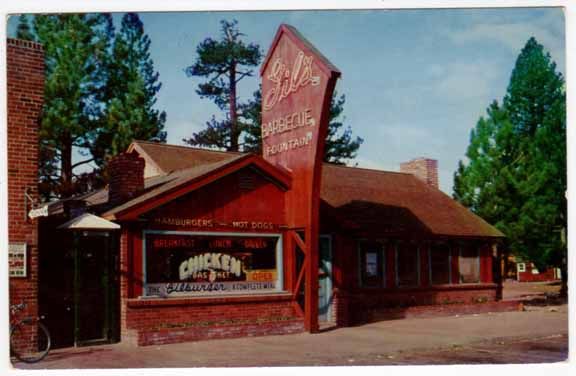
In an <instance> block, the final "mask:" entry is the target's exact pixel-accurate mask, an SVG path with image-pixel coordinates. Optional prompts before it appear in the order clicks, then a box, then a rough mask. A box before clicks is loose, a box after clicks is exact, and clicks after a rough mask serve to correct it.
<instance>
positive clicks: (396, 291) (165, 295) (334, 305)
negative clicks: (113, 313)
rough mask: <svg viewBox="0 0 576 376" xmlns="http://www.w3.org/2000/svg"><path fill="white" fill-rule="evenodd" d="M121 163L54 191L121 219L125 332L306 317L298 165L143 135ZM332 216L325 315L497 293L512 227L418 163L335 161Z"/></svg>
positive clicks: (351, 315)
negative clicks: (459, 199) (387, 165)
mask: <svg viewBox="0 0 576 376" xmlns="http://www.w3.org/2000/svg"><path fill="white" fill-rule="evenodd" d="M111 166H112V168H111V170H110V172H111V179H112V181H111V183H110V186H109V188H106V189H103V190H100V191H97V192H94V193H93V194H89V195H86V196H84V197H79V198H77V199H75V200H67V201H66V202H65V203H62V202H60V203H58V204H56V203H55V204H52V206H51V208H50V212H51V214H52V215H51V217H50V218H52V220H54V219H55V218H61V219H60V220H59V222H58V223H62V222H64V221H65V219H67V218H69V216H68V215H65V212H71V211H74V210H76V211H78V210H79V209H78V208H83V209H82V210H84V211H87V212H94V213H97V214H98V215H100V217H102V218H105V219H107V220H110V221H114V222H116V223H119V224H120V225H121V228H122V229H121V234H120V235H119V250H118V257H119V265H118V266H117V267H118V271H117V273H118V277H119V278H118V280H117V283H118V289H119V297H118V298H117V299H118V305H119V308H118V317H119V318H118V330H119V332H120V338H121V339H122V340H126V341H132V342H134V343H137V344H140V345H147V344H157V343H167V342H174V341H187V340H196V339H206V338H220V337H234V336H246V335H264V334H272V333H291V332H299V331H303V330H304V326H303V317H302V299H301V292H299V291H295V290H294V289H295V286H296V285H297V280H298V278H301V276H299V275H298V270H299V269H300V268H299V265H298V264H299V262H300V260H299V259H298V255H294V254H290V253H288V252H286V251H285V250H286V249H287V248H288V247H287V246H286V243H287V242H289V241H290V239H289V238H288V237H287V236H286V226H285V224H284V217H283V216H284V192H286V190H288V189H290V184H291V178H290V175H289V174H286V172H285V171H282V170H279V169H277V168H276V167H274V166H272V165H270V164H269V163H268V162H266V161H264V160H263V159H262V158H261V157H258V156H255V155H252V154H242V153H224V152H217V151H207V150H202V149H195V148H189V147H182V146H174V145H165V144H156V143H150V142H142V141H136V142H134V143H132V145H131V146H130V148H129V149H128V151H127V153H124V154H122V155H120V156H119V157H118V158H117V159H116V161H115V162H113V163H112V164H111ZM115 179H118V181H119V182H121V183H119V184H116V183H115V182H116V180H115ZM70 208H73V209H70ZM74 208H75V209H74ZM44 221H48V219H44ZM43 223H49V222H43ZM54 226H55V225H54V224H52V225H51V226H50V228H51V230H50V232H53V231H52V230H53V228H54ZM320 229H321V230H320V263H319V264H320V269H321V272H320V274H319V285H320V296H319V303H318V304H319V305H318V309H319V317H320V320H321V321H326V322H334V323H336V324H338V325H340V326H346V325H351V324H356V323H361V322H365V321H367V320H370V319H374V318H377V317H378V315H379V314H381V313H383V312H386V311H387V310H390V309H396V310H397V309H398V308H400V309H401V308H403V307H410V306H414V305H431V304H440V305H442V304H458V303H475V302H477V303H482V302H487V301H495V300H496V299H497V298H498V284H497V283H496V282H495V281H496V280H497V279H496V276H494V275H493V259H494V258H495V256H496V254H495V248H494V247H495V245H496V244H497V243H498V242H499V240H500V239H501V238H502V234H501V233H500V232H498V231H497V230H496V229H494V228H493V227H492V226H490V225H489V224H487V223H486V222H484V221H483V220H482V219H480V218H478V217H477V216H475V215H474V214H472V213H470V211H468V210H467V209H466V208H464V207H462V206H460V205H459V204H458V203H456V202H454V201H453V200H452V199H451V198H449V197H448V196H447V195H445V194H444V193H442V192H441V191H439V190H438V189H436V188H434V187H431V186H429V185H427V184H426V183H424V182H423V181H421V180H420V179H418V178H417V177H415V176H414V175H412V174H408V173H398V172H387V171H377V170H367V169H361V168H350V167H344V166H336V165H329V164H325V165H324V166H323V175H322V189H321V210H320ZM60 231H63V230H60ZM62 234H64V233H63V232H61V233H60V234H56V235H55V236H57V237H62V236H63V235H62ZM86 235H87V236H88V238H90V236H91V235H90V234H86ZM91 239H92V240H91V241H94V240H93V239H95V238H91ZM51 242H53V239H52V240H51ZM47 247H48V248H51V249H50V250H49V251H47V252H49V253H50V254H51V255H52V256H53V257H54V256H55V255H56V254H58V250H57V249H53V247H50V245H47ZM266 253H267V255H265V254H266ZM207 254H208V255H210V256H206V255H207ZM224 254H228V255H229V256H230V257H227V261H224V259H223V255H224ZM215 255H219V256H215ZM200 256H202V257H205V258H208V257H211V258H212V260H214V261H210V262H208V261H206V260H204V261H200V260H199V257H200ZM234 258H236V259H237V262H242V266H241V267H239V269H236V271H239V270H240V269H241V271H240V273H239V274H238V275H237V276H233V275H232V274H233V273H232V271H233V268H232V266H230V265H232V263H233V261H232V260H233V259H234ZM224 262H227V263H226V265H228V267H225V265H223V263H224ZM183 265H184V266H183ZM202 265H203V266H204V267H203V266H202ZM206 265H208V266H207V267H206ZM495 265H497V264H495ZM206 272H207V273H206ZM210 272H212V273H215V274H214V275H215V277H214V278H215V279H214V280H212V281H211V280H210V278H211V276H210ZM58 273H59V272H58ZM192 274H194V275H192ZM182 281H184V282H182ZM48 283H49V282H48ZM55 287H56V286H55ZM50 305H51V306H52V309H54V302H50ZM45 314H46V315H47V316H50V314H49V312H45Z"/></svg>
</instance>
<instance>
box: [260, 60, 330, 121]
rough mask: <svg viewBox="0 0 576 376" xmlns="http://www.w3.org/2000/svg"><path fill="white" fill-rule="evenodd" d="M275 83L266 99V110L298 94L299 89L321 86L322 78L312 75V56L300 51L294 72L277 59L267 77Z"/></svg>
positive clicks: (264, 104) (295, 61) (264, 103)
mask: <svg viewBox="0 0 576 376" xmlns="http://www.w3.org/2000/svg"><path fill="white" fill-rule="evenodd" d="M267 78H268V79H269V80H270V81H272V82H273V83H274V86H273V87H272V88H271V89H270V91H269V92H268V94H267V95H266V97H264V101H263V106H264V110H266V111H268V110H271V109H272V107H274V105H275V104H276V103H278V102H280V101H282V100H283V99H284V98H287V97H288V96H289V95H290V94H292V93H294V92H296V91H297V90H298V89H299V88H301V87H304V86H306V85H309V84H312V85H314V86H316V85H318V84H320V77H319V76H314V75H313V74H312V56H305V55H304V52H302V51H299V52H298V55H297V56H296V59H295V60H294V64H293V65H292V70H290V69H287V67H286V64H284V63H283V62H282V61H281V60H280V59H276V60H275V61H274V63H273V65H272V70H271V71H270V74H269V75H268V77H267Z"/></svg>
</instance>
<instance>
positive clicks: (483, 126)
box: [453, 38, 567, 269]
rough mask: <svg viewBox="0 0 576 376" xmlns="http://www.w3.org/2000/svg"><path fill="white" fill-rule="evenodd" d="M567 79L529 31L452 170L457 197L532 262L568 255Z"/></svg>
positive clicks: (559, 260) (559, 261) (555, 261)
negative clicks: (500, 94) (503, 85)
mask: <svg viewBox="0 0 576 376" xmlns="http://www.w3.org/2000/svg"><path fill="white" fill-rule="evenodd" d="M565 106H566V102H565V93H564V80H563V78H562V75H561V74H560V73H557V72H556V65H555V64H554V62H552V61H551V58H550V55H549V54H545V53H544V50H543V47H542V46H541V45H540V44H538V42H537V41H536V40H535V39H534V38H530V40H528V42H527V43H526V45H525V47H524V48H523V49H522V52H521V53H520V55H519V57H518V59H517V61H516V65H515V67H514V70H513V72H512V76H511V79H510V83H509V85H508V90H507V93H506V95H505V97H504V102H503V106H499V105H498V104H497V103H496V102H494V103H493V104H491V105H490V107H489V108H488V110H487V116H486V118H480V120H478V123H477V124H476V127H475V128H474V130H472V132H471V136H470V145H469V146H468V150H467V152H466V157H467V162H466V163H464V162H463V161H460V163H459V166H458V170H457V171H456V172H455V174H454V194H453V196H454V198H455V199H457V200H458V201H460V202H461V203H462V204H463V205H465V206H467V207H469V208H470V209H471V210H472V211H474V212H475V213H477V214H478V215H480V216H481V217H483V218H484V219H486V220H487V221H488V222H490V223H492V224H494V225H495V226H496V227H497V228H498V229H500V230H501V231H502V232H503V233H504V234H506V235H507V240H508V245H509V248H510V250H511V251H512V252H513V253H515V254H517V255H519V256H521V257H524V258H526V259H528V260H530V261H532V262H534V263H535V264H536V266H537V267H538V268H540V269H542V268H545V267H546V266H551V265H553V266H562V264H563V259H564V258H565V255H566V243H565V240H563V239H564V238H563V236H562V234H565V232H566V218H567V204H566V198H565V192H566V115H565V114H566V107H565Z"/></svg>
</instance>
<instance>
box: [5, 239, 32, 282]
mask: <svg viewBox="0 0 576 376" xmlns="http://www.w3.org/2000/svg"><path fill="white" fill-rule="evenodd" d="M26 248H27V247H26V243H10V244H9V245H8V270H9V274H10V277H26V264H27V261H26Z"/></svg>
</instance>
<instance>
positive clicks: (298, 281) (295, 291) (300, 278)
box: [294, 262, 306, 297]
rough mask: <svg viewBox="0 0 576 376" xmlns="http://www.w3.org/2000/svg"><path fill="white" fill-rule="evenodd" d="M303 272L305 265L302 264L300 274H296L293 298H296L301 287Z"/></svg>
mask: <svg viewBox="0 0 576 376" xmlns="http://www.w3.org/2000/svg"><path fill="white" fill-rule="evenodd" d="M304 271H306V263H305V262H304V263H303V264H302V267H301V268H300V273H298V280H297V281H296V287H295V288H294V297H296V296H298V291H300V286H301V285H302V280H303V279H304Z"/></svg>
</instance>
